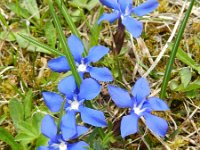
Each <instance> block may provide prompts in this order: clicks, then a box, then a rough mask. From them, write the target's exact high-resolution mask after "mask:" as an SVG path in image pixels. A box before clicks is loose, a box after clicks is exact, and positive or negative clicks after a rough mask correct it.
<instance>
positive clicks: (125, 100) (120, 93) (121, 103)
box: [108, 85, 133, 108]
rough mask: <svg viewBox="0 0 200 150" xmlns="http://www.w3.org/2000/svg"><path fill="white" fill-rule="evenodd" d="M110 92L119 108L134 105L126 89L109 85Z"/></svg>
mask: <svg viewBox="0 0 200 150" xmlns="http://www.w3.org/2000/svg"><path fill="white" fill-rule="evenodd" d="M108 93H109V94H110V96H111V98H112V100H113V101H114V102H115V104H116V105H117V106H118V107H119V108H131V107H132V106H133V102H132V101H131V97H130V95H129V93H128V92H127V91H126V90H124V89H122V88H119V87H116V86H112V85H109V86H108Z"/></svg>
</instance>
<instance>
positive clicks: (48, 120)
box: [41, 115, 57, 139]
mask: <svg viewBox="0 0 200 150" xmlns="http://www.w3.org/2000/svg"><path fill="white" fill-rule="evenodd" d="M41 132H42V134H44V135H45V136H46V137H48V138H50V139H54V138H55V137H56V135H57V125H56V123H55V122H54V119H53V118H52V117H51V116H50V115H46V116H45V117H44V118H43V119H42V125H41Z"/></svg>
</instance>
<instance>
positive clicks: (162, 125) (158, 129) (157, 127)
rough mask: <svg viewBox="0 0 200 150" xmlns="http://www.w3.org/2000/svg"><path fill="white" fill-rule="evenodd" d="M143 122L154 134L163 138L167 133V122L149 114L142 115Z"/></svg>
mask: <svg viewBox="0 0 200 150" xmlns="http://www.w3.org/2000/svg"><path fill="white" fill-rule="evenodd" d="M144 118H145V120H146V121H145V122H146V125H147V127H148V128H149V129H150V130H151V131H152V132H154V133H155V134H157V135H159V136H161V137H164V136H165V135H166V133H167V129H168V124H167V122H166V121H165V120H164V119H162V118H160V117H157V116H154V115H152V114H150V113H146V114H144Z"/></svg>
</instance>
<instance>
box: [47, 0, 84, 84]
mask: <svg viewBox="0 0 200 150" xmlns="http://www.w3.org/2000/svg"><path fill="white" fill-rule="evenodd" d="M48 3H49V9H50V12H51V15H52V17H53V21H54V25H55V27H56V30H57V32H58V35H59V37H60V38H59V39H60V40H61V41H60V42H61V45H62V47H63V49H64V54H65V56H66V58H67V61H68V63H69V65H70V69H71V71H72V74H73V76H74V78H75V80H76V83H77V85H78V86H80V84H81V78H80V76H79V74H78V71H77V69H76V65H75V62H74V58H73V56H72V54H71V52H70V49H69V47H68V45H67V43H66V37H65V35H64V33H63V31H62V27H61V23H60V21H59V19H58V16H57V15H56V13H55V10H54V8H53V4H52V1H51V0H48Z"/></svg>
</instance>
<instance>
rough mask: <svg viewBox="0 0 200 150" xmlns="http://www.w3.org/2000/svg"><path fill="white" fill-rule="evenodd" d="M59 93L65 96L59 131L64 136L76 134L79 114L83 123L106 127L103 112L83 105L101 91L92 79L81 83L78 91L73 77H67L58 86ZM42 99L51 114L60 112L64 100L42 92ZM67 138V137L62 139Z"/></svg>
mask: <svg viewBox="0 0 200 150" xmlns="http://www.w3.org/2000/svg"><path fill="white" fill-rule="evenodd" d="M58 89H59V91H60V92H61V93H62V94H64V95H65V97H66V103H65V107H64V109H65V111H66V114H65V115H64V116H63V117H62V120H61V124H62V126H61V131H62V132H63V133H66V134H64V135H63V136H65V135H74V134H75V133H76V128H77V127H76V114H77V113H80V116H81V119H82V121H83V122H85V123H87V124H90V125H93V126H96V127H105V126H107V123H106V119H105V116H104V114H103V112H101V111H98V110H94V109H91V108H88V107H86V106H85V105H84V101H85V100H92V99H94V98H95V97H96V96H97V95H98V94H99V93H100V90H101V86H100V85H99V83H98V82H97V81H95V80H94V79H91V78H88V79H85V80H83V81H82V83H81V85H80V89H78V88H77V85H76V83H75V80H74V77H73V76H69V77H67V78H65V79H63V80H61V81H60V83H59V84H58ZM42 94H43V98H44V101H45V103H46V105H47V107H48V108H49V109H50V110H51V111H52V112H58V111H60V109H61V107H62V103H63V101H64V99H63V98H62V97H61V96H60V95H59V94H57V93H53V92H43V93H42ZM64 138H67V137H64Z"/></svg>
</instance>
